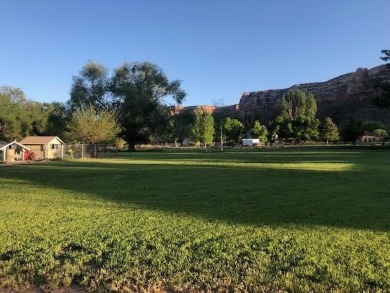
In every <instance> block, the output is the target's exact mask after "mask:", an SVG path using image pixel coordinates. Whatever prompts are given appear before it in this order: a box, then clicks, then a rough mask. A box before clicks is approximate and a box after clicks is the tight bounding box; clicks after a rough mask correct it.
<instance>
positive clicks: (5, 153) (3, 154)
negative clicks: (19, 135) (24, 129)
mask: <svg viewBox="0 0 390 293" xmlns="http://www.w3.org/2000/svg"><path fill="white" fill-rule="evenodd" d="M28 151H29V149H28V147H26V146H24V145H23V144H21V143H18V142H16V140H15V141H13V142H10V143H7V142H5V141H0V161H2V162H13V161H23V160H24V159H25V153H26V152H28Z"/></svg>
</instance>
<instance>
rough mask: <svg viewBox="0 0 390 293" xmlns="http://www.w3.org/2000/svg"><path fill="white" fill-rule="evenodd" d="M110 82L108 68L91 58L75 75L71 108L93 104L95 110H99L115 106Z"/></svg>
mask: <svg viewBox="0 0 390 293" xmlns="http://www.w3.org/2000/svg"><path fill="white" fill-rule="evenodd" d="M109 82H110V79H109V77H108V69H107V68H106V67H104V66H103V65H101V64H98V63H95V62H93V61H91V60H89V61H88V62H87V64H85V65H84V67H83V68H82V70H81V71H80V72H79V75H77V76H74V77H73V83H72V87H71V90H70V101H69V105H70V107H71V109H73V110H75V109H81V108H83V107H89V105H92V106H93V107H94V109H95V110H99V109H108V108H110V107H111V106H113V103H112V99H111V97H110V92H109Z"/></svg>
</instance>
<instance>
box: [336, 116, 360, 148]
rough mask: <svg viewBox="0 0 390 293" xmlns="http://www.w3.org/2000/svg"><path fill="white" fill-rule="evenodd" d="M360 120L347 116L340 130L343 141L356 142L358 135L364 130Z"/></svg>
mask: <svg viewBox="0 0 390 293" xmlns="http://www.w3.org/2000/svg"><path fill="white" fill-rule="evenodd" d="M362 126H363V124H362V122H361V121H355V120H354V119H353V118H348V120H347V122H346V123H345V124H344V126H343V127H342V130H341V136H342V138H343V140H344V142H345V143H347V142H351V143H353V144H354V145H355V144H356V141H357V139H358V138H359V136H360V135H361V134H362V133H363V132H364V130H363V127H362Z"/></svg>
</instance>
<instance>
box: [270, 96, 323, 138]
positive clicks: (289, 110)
mask: <svg viewBox="0 0 390 293" xmlns="http://www.w3.org/2000/svg"><path fill="white" fill-rule="evenodd" d="M280 108H281V110H280V111H281V113H280V114H279V116H278V117H277V118H276V125H277V126H278V131H279V133H278V135H279V136H280V137H281V138H284V139H293V140H294V142H305V141H310V140H316V139H317V138H318V135H319V132H318V126H319V124H320V122H319V120H318V119H317V118H316V113H317V103H316V100H315V98H314V96H313V95H312V94H307V93H305V92H303V91H301V90H290V91H288V92H287V93H286V94H285V95H284V96H283V98H282V100H281V104H280Z"/></svg>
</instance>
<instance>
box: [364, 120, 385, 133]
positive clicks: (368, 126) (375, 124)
mask: <svg viewBox="0 0 390 293" xmlns="http://www.w3.org/2000/svg"><path fill="white" fill-rule="evenodd" d="M361 128H362V129H361V130H362V131H368V132H373V131H374V130H375V129H387V127H386V125H385V124H383V123H382V122H380V121H367V122H364V123H362V126H361Z"/></svg>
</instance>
